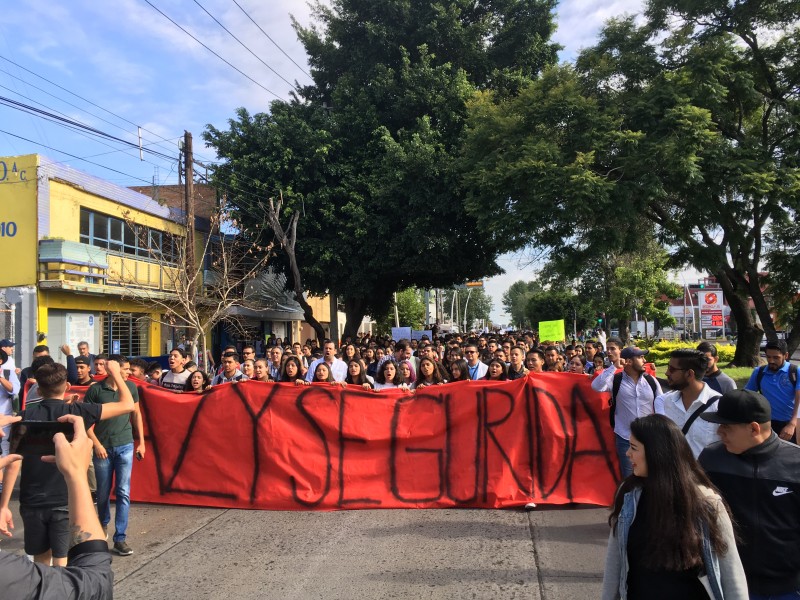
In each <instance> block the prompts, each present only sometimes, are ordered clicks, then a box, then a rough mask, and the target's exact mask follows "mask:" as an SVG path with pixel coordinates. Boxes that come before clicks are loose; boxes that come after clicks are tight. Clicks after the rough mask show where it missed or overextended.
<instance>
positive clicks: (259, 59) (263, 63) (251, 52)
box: [193, 0, 294, 87]
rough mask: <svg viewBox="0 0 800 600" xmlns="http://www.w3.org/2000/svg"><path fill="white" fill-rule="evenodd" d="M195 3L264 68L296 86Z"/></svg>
mask: <svg viewBox="0 0 800 600" xmlns="http://www.w3.org/2000/svg"><path fill="white" fill-rule="evenodd" d="M193 2H194V3H195V4H197V6H199V7H200V8H201V9H202V10H203V12H204V13H206V14H207V15H208V16H209V17H211V18H212V19H213V20H214V22H215V23H216V24H217V25H219V26H220V27H222V28H223V29H224V30H225V31H226V32H227V33H228V35H229V36H231V37H232V38H233V39H235V40H236V41H237V42H239V45H240V46H241V47H242V48H244V49H245V50H247V51H248V52H249V53H250V54H252V55H253V56H255V57H256V58H257V59H258V61H259V62H260V63H261V64H262V65H264V66H265V67H267V68H268V69H269V70H270V71H272V72H273V73H275V75H277V76H278V77H280V78H281V79H282V80H283V81H285V82H286V83H287V84H289V85H290V86H292V87H294V84H293V83H292V82H291V81H289V80H288V79H286V78H285V77H284V76H283V75H281V74H280V73H278V72H277V71H276V70H275V69H273V68H272V67H271V66H269V65H268V64H267V63H265V62H264V61H263V60H262V59H261V57H260V56H258V55H257V54H256V53H255V52H253V51H252V50H250V48H248V47H247V45H245V43H244V42H243V41H242V40H240V39H239V38H238V37H236V36H235V35H233V33H231V31H230V29H228V28H227V27H225V25H223V24H222V23H220V22H219V20H217V18H216V17H215V16H214V15H212V14H211V13H210V12H208V11H207V10H206V8H205V7H204V6H203V5H202V4H200V3H199V2H198V1H197V0H193Z"/></svg>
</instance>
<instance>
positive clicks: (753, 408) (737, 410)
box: [700, 390, 772, 425]
mask: <svg viewBox="0 0 800 600" xmlns="http://www.w3.org/2000/svg"><path fill="white" fill-rule="evenodd" d="M700 418H701V419H703V420H704V421H708V422H709V423H721V424H724V425H728V424H736V423H753V422H755V423H769V422H770V421H771V420H772V409H771V408H770V405H769V401H768V400H767V399H766V398H765V397H764V396H762V395H761V394H759V393H758V392H754V391H752V390H731V391H729V392H725V393H724V394H722V396H721V397H720V399H719V400H717V411H716V412H704V413H703V414H702V415H700Z"/></svg>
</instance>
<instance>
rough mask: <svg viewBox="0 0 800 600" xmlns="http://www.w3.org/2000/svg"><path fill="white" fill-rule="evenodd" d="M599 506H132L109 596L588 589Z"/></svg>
mask: <svg viewBox="0 0 800 600" xmlns="http://www.w3.org/2000/svg"><path fill="white" fill-rule="evenodd" d="M14 510H16V503H14ZM15 514H16V513H15ZM606 516H607V512H606V510H604V509H596V508H570V509H553V508H551V509H548V508H541V509H536V510H535V511H532V512H524V511H521V510H502V511H501V510H362V511H341V512H267V511H244V510H221V509H203V508H191V507H175V506H159V505H151V504H135V505H134V506H133V507H132V510H131V525H130V530H129V538H128V542H129V543H130V544H131V546H132V547H133V549H134V551H135V553H134V555H133V556H130V557H125V558H123V557H117V556H116V555H115V557H114V573H115V576H116V586H115V598H117V599H118V600H137V599H148V600H150V599H153V598H169V599H171V600H182V599H189V598H191V599H195V598H209V599H225V600H234V599H236V600H239V599H248V598H254V599H255V598H259V599H262V598H281V599H284V598H285V599H306V598H308V599H316V598H324V599H326V600H331V599H336V598H342V599H350V598H359V599H360V598H415V599H417V598H434V599H438V598H492V599H506V598H509V599H510V598H514V599H517V598H525V599H531V600H572V599H576V600H577V599H581V600H583V599H587V598H596V597H598V595H599V589H600V584H601V579H602V568H603V557H604V552H605V545H606V537H607V535H608V533H607V532H608V529H607V526H606V525H605V523H604V521H605V519H606ZM15 523H16V525H17V529H16V533H15V537H14V538H13V539H10V540H7V539H4V540H3V541H2V542H0V548H2V550H3V551H16V552H20V551H21V548H22V539H21V536H22V522H21V520H19V519H18V518H15Z"/></svg>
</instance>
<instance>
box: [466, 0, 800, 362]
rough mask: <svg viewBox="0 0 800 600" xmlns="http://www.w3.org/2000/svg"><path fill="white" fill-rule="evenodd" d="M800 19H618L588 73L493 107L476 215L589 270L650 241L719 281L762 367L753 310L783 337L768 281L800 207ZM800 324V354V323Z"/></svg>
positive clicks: (473, 173)
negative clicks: (781, 237)
mask: <svg viewBox="0 0 800 600" xmlns="http://www.w3.org/2000/svg"><path fill="white" fill-rule="evenodd" d="M799 10H800V9H798V5H797V3H795V2H791V3H785V2H780V1H779V0H765V1H764V2H759V3H751V2H746V3H735V4H730V3H728V2H722V1H721V0H706V1H704V2H689V1H688V0H686V1H684V0H651V2H649V3H648V5H647V22H646V23H644V24H643V25H637V23H636V21H635V19H634V18H633V17H625V18H620V19H614V20H612V21H610V22H609V23H608V24H607V25H606V27H605V28H604V30H603V31H602V33H601V35H600V39H599V41H598V43H597V44H596V45H595V46H594V47H592V48H589V49H587V50H585V51H583V52H582V53H581V55H580V57H579V59H578V60H577V62H576V65H575V66H570V65H562V66H558V67H552V68H549V69H547V70H546V71H545V72H544V74H543V76H542V77H540V78H539V79H537V80H534V81H532V82H531V83H530V84H529V85H528V86H527V87H525V88H524V89H523V90H522V91H521V92H520V94H519V95H518V96H516V97H511V98H505V97H500V96H498V95H497V94H495V93H493V92H491V91H486V92H481V93H479V94H478V95H477V96H476V97H475V99H474V100H473V102H472V104H471V106H470V116H469V126H468V134H467V138H466V144H465V150H464V158H465V160H464V162H463V164H462V167H463V169H464V173H465V179H466V180H467V182H468V187H469V193H468V199H467V207H468V209H469V211H470V213H471V214H472V215H473V216H474V217H475V218H476V219H477V220H478V223H479V225H480V227H481V229H482V231H484V232H486V234H487V235H489V236H491V238H492V239H494V240H497V239H505V240H510V241H511V242H512V243H513V245H514V246H516V247H520V246H522V245H525V244H528V243H533V244H535V245H542V246H547V247H552V248H557V249H558V251H559V253H563V254H564V255H565V256H567V257H572V259H573V260H575V261H576V262H579V261H580V260H581V259H585V258H587V257H590V256H598V255H604V254H607V253H609V252H611V251H629V250H631V249H632V248H634V247H635V245H636V243H637V242H638V240H639V239H640V236H641V234H642V233H643V232H647V231H652V236H653V237H654V239H657V240H658V241H660V242H662V243H664V244H666V246H667V247H668V248H669V249H670V250H671V253H672V260H673V261H674V264H691V265H693V266H695V267H696V268H698V269H702V270H706V271H708V272H710V273H711V274H713V275H714V276H715V277H716V279H717V281H718V282H719V283H720V285H721V287H722V289H723V291H724V293H725V296H726V299H727V301H728V303H729V305H730V307H731V312H732V315H733V317H734V318H735V320H736V323H737V326H738V327H737V328H738V333H739V340H738V344H737V351H736V357H735V359H734V362H735V363H737V364H741V365H752V364H754V363H755V362H756V361H757V360H758V345H759V341H760V339H761V335H762V331H761V329H759V328H758V326H757V325H756V323H755V321H754V318H753V314H752V313H751V310H750V307H749V305H748V297H749V298H752V301H753V304H754V306H755V312H756V313H757V315H758V317H759V318H760V322H761V324H762V326H763V328H764V330H765V331H766V333H767V335H768V337H770V338H774V337H775V331H774V326H773V321H772V316H771V315H770V306H769V303H768V301H767V299H766V297H765V293H764V284H765V281H764V278H763V274H762V272H761V268H762V264H763V261H764V260H765V259H766V258H767V257H768V256H771V258H772V260H773V261H774V260H775V255H774V254H770V253H771V252H773V253H774V252H776V251H778V255H779V256H780V252H779V248H778V246H777V245H774V244H773V245H770V238H769V235H768V234H770V232H775V230H778V231H780V230H781V229H782V228H785V226H786V224H787V222H792V221H795V220H796V216H797V210H798V202H799V200H798V198H800V171H798V144H799V143H800V142H799V141H798V136H797V135H796V132H797V125H798V118H800V104H798V102H799V101H800V100H799V97H798V85H800V70H798V63H797V55H798V52H800V50H798V49H799V48H800V43H798V42H800V33H798V28H797V27H796V23H797V20H798V16H800V14H798V12H799ZM489 215H491V218H490V217H489ZM643 224H644V226H643ZM793 325H794V332H796V335H795V336H794V338H793V339H790V346H791V347H792V348H794V347H796V346H797V342H798V341H800V311H797V312H796V317H795V322H794V323H793Z"/></svg>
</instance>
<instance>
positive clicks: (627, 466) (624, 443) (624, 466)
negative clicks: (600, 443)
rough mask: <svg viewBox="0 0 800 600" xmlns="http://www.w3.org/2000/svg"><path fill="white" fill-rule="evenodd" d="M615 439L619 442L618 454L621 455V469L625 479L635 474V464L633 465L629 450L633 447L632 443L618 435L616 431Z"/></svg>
mask: <svg viewBox="0 0 800 600" xmlns="http://www.w3.org/2000/svg"><path fill="white" fill-rule="evenodd" d="M614 441H615V442H616V444H617V456H618V457H619V470H620V472H621V473H622V478H623V479H625V478H626V477H628V476H630V475H633V465H631V461H630V459H628V456H627V454H626V453H627V452H628V448H630V447H631V443H630V442H629V441H628V440H626V439H625V438H622V437H620V436H618V435H617V434H616V433H615V434H614Z"/></svg>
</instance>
